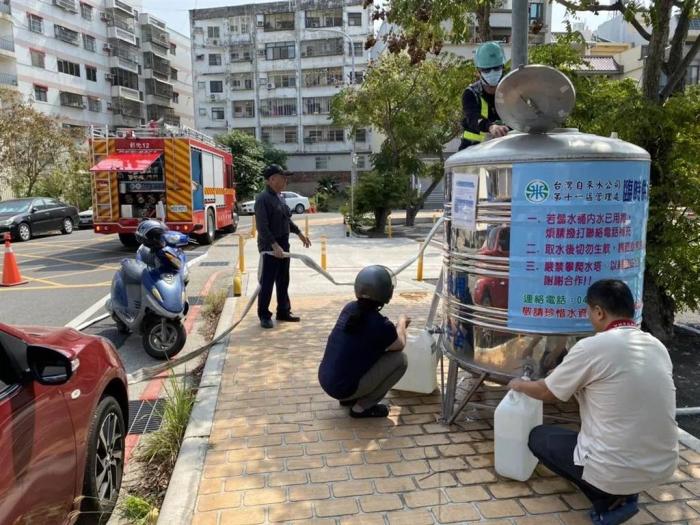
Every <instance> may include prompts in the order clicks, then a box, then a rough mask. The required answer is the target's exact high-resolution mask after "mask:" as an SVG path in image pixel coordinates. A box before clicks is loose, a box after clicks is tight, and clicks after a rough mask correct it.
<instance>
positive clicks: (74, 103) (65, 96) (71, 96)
mask: <svg viewBox="0 0 700 525" xmlns="http://www.w3.org/2000/svg"><path fill="white" fill-rule="evenodd" d="M60 97H61V106H67V107H70V108H76V109H84V107H85V105H84V104H83V96H82V95H79V94H78V93H70V92H69V91H61V93H60Z"/></svg>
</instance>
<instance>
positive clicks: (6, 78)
mask: <svg viewBox="0 0 700 525" xmlns="http://www.w3.org/2000/svg"><path fill="white" fill-rule="evenodd" d="M0 85H2V86H16V85H17V75H12V74H10V73H0Z"/></svg>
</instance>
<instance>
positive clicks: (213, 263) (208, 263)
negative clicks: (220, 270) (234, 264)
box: [200, 261, 231, 266]
mask: <svg viewBox="0 0 700 525" xmlns="http://www.w3.org/2000/svg"><path fill="white" fill-rule="evenodd" d="M229 264H231V261H204V262H203V263H200V266H228V265H229Z"/></svg>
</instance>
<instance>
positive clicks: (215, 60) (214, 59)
mask: <svg viewBox="0 0 700 525" xmlns="http://www.w3.org/2000/svg"><path fill="white" fill-rule="evenodd" d="M209 65H210V66H220V65H221V55H220V54H219V53H212V54H211V55H209Z"/></svg>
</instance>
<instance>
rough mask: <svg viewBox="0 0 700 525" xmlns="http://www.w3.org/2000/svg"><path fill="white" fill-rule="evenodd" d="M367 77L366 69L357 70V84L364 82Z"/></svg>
mask: <svg viewBox="0 0 700 525" xmlns="http://www.w3.org/2000/svg"><path fill="white" fill-rule="evenodd" d="M364 79H365V71H355V84H362V82H363V81H364Z"/></svg>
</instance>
